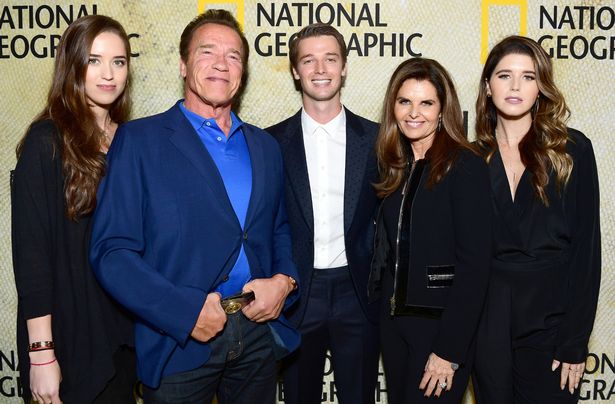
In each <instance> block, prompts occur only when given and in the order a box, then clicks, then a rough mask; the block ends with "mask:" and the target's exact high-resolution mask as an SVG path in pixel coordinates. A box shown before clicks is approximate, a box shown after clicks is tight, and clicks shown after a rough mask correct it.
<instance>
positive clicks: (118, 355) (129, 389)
mask: <svg viewBox="0 0 615 404" xmlns="http://www.w3.org/2000/svg"><path fill="white" fill-rule="evenodd" d="M113 364H114V365H115V375H113V378H111V380H109V382H108V383H107V385H106V386H105V389H104V390H103V391H102V392H101V393H100V394H99V395H98V396H97V397H96V398H95V399H94V401H92V404H111V403H113V404H122V403H126V404H130V403H135V402H136V401H135V394H134V389H135V384H136V383H137V357H136V355H135V350H134V349H133V348H129V347H126V346H123V347H120V348H119V349H118V350H117V351H116V352H115V354H114V355H113Z"/></svg>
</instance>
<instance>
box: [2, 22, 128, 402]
mask: <svg viewBox="0 0 615 404" xmlns="http://www.w3.org/2000/svg"><path fill="white" fill-rule="evenodd" d="M129 60H130V44H129V42H128V37H127V36H126V33H125V32H124V29H123V28H122V26H121V25H120V24H119V23H118V22H117V21H115V20H113V19H111V18H109V17H104V16H97V15H93V16H87V17H83V18H80V19H78V20H76V21H74V22H73V23H71V25H70V26H69V27H68V28H67V30H66V32H64V34H63V36H62V39H61V40H60V43H59V46H58V50H57V54H56V60H55V70H54V75H53V78H52V84H51V89H50V90H49V95H48V99H47V105H46V107H45V108H44V109H43V111H42V112H41V113H40V114H39V115H38V117H37V118H36V119H35V120H34V122H33V123H32V124H31V125H30V127H29V129H28V131H27V133H26V135H25V136H24V138H23V139H22V140H21V142H20V143H19V145H18V147H17V157H18V161H17V167H16V168H15V171H14V175H13V179H12V242H13V268H14V271H15V282H16V287H17V295H18V306H17V311H18V313H17V346H18V350H19V367H20V373H21V383H22V385H23V387H24V391H23V398H24V401H25V402H26V403H29V402H30V398H33V399H34V400H36V401H37V402H39V403H45V404H48V403H53V404H56V403H60V402H64V403H79V404H81V403H91V402H97V403H125V402H131V401H132V402H134V399H133V395H132V388H133V385H134V382H135V379H136V376H135V375H136V369H135V360H134V352H133V351H131V349H129V348H126V346H128V345H132V325H131V322H130V320H129V318H128V317H126V316H125V315H124V313H123V311H122V310H121V309H120V308H119V306H118V305H116V304H115V302H114V301H112V300H111V299H110V297H109V296H108V295H107V294H106V293H105V292H104V291H103V290H102V289H101V288H100V287H99V286H98V283H97V282H96V279H95V278H94V275H93V273H92V270H91V269H90V265H89V262H88V245H89V239H90V233H91V214H92V211H93V210H94V207H95V205H96V189H97V187H98V183H99V181H100V179H101V178H102V176H103V175H104V171H105V155H104V152H105V151H106V150H107V148H108V147H109V145H110V143H111V140H112V139H113V135H114V133H115V129H116V128H117V125H118V124H119V123H121V122H123V121H125V120H126V119H127V118H128V113H129V107H130V97H129V92H128V89H127V82H128V78H129V70H128V64H129Z"/></svg>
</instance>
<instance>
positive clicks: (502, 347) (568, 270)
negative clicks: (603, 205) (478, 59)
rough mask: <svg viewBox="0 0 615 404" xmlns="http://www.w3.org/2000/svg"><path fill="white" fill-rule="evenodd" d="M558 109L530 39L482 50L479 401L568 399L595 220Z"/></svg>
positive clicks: (594, 205)
mask: <svg viewBox="0 0 615 404" xmlns="http://www.w3.org/2000/svg"><path fill="white" fill-rule="evenodd" d="M568 114H569V113H568V108H567V107H566V103H565V101H564V97H563V96H562V94H561V93H560V91H559V90H558V89H557V87H556V86H555V83H554V81H553V67H552V64H551V59H550V58H549V56H548V55H547V54H546V52H545V51H544V50H543V49H542V47H541V46H540V45H539V44H538V43H536V42H535V41H533V40H532V39H529V38H524V37H520V36H511V37H508V38H505V39H504V40H502V41H501V42H500V43H498V44H497V45H496V46H495V47H494V48H493V50H492V51H491V53H490V54H489V57H488V58H487V61H486V63H485V67H484V69H483V73H482V75H481V79H480V88H479V94H478V99H477V101H476V115H477V117H476V135H477V143H478V145H479V146H480V149H481V150H482V152H483V155H484V157H485V159H486V161H487V162H488V163H489V171H490V174H491V184H492V188H493V194H494V199H493V206H494V257H493V262H492V272H491V281H490V286H489V292H488V295H487V301H486V304H485V313H484V316H483V318H482V320H481V326H480V331H479V334H478V344H477V359H476V383H475V386H474V387H475V391H476V393H477V398H478V399H479V402H482V403H502V404H509V403H545V404H548V403H573V402H577V400H578V397H579V385H580V383H579V382H580V380H581V378H582V376H583V371H584V368H585V359H586V358H587V343H588V340H589V336H590V334H591V330H592V326H593V322H594V316H595V314H596V304H597V301H598V291H599V288H600V220H599V201H598V175H597V170H596V160H595V158H594V152H593V149H592V145H591V142H590V141H589V139H587V138H586V137H585V136H584V135H583V134H582V133H581V132H579V131H577V130H574V129H570V128H566V124H565V121H566V119H567V117H568Z"/></svg>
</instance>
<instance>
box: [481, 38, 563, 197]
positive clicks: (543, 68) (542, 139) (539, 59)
mask: <svg viewBox="0 0 615 404" xmlns="http://www.w3.org/2000/svg"><path fill="white" fill-rule="evenodd" d="M510 54H519V55H527V56H529V57H530V58H531V59H532V61H533V62H534V67H535V69H536V83H537V85H538V91H539V95H538V99H537V102H536V104H535V105H534V107H533V110H532V112H531V113H532V115H533V120H532V126H531V127H530V130H529V131H528V133H527V134H526V135H525V136H524V137H523V139H522V140H521V142H520V143H519V154H520V155H521V161H522V162H523V164H524V165H525V167H526V169H527V170H529V172H531V173H532V174H533V176H532V188H533V189H534V192H535V193H536V195H537V196H538V198H540V200H541V201H542V203H543V204H545V205H546V206H548V205H549V200H548V198H547V194H546V193H545V188H546V186H547V185H548V184H549V174H550V172H551V171H553V172H554V173H555V179H556V184H557V188H558V190H560V191H561V189H562V188H563V187H565V186H566V183H567V182H568V179H569V178H570V173H571V172H572V165H573V162H572V158H571V157H570V156H569V155H568V154H566V142H567V139H568V132H567V130H566V120H567V119H568V116H569V115H570V111H569V109H568V107H567V106H566V101H565V100H564V96H563V95H562V93H561V92H560V91H559V90H558V89H557V87H556V86H555V82H554V80H553V65H552V63H551V59H550V58H549V56H548V55H547V53H546V52H545V51H544V49H542V47H541V46H540V45H539V44H538V43H537V42H536V41H534V40H532V39H530V38H525V37H522V36H509V37H506V38H504V39H503V40H502V41H501V42H499V43H498V44H497V45H495V47H494V48H493V49H492V50H491V52H490V53H489V56H488V57H487V61H486V62H485V67H484V68H483V72H482V74H481V76H480V84H479V88H478V97H477V99H476V141H477V144H478V146H479V147H480V148H481V149H482V150H483V151H484V156H485V160H486V161H487V162H489V161H490V159H491V157H493V154H494V153H495V152H496V150H497V147H498V146H497V141H496V139H495V127H496V124H497V117H498V113H497V109H496V107H495V105H494V104H493V101H492V99H491V97H488V96H487V82H488V81H489V79H490V78H491V75H492V74H493V72H494V70H495V68H496V66H497V64H498V63H499V62H500V60H502V58H503V57H504V56H507V55H510Z"/></svg>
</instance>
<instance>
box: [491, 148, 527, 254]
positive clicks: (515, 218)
mask: <svg viewBox="0 0 615 404" xmlns="http://www.w3.org/2000/svg"><path fill="white" fill-rule="evenodd" d="M489 175H490V177H491V188H492V189H493V199H494V201H495V205H496V212H497V213H498V214H499V215H500V216H501V217H502V219H503V221H504V223H506V227H508V229H509V231H510V234H511V235H512V236H513V238H514V239H515V241H516V242H517V243H518V245H520V246H521V245H523V239H522V238H521V233H520V231H519V224H520V219H521V218H520V217H519V210H518V209H517V207H516V206H515V204H514V203H513V200H512V196H511V195H510V187H509V186H508V179H507V178H506V170H505V169H504V162H503V161H502V156H501V155H500V152H499V151H498V150H496V152H495V153H494V154H493V157H492V158H491V161H490V162H489Z"/></svg>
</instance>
